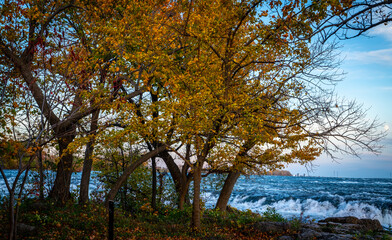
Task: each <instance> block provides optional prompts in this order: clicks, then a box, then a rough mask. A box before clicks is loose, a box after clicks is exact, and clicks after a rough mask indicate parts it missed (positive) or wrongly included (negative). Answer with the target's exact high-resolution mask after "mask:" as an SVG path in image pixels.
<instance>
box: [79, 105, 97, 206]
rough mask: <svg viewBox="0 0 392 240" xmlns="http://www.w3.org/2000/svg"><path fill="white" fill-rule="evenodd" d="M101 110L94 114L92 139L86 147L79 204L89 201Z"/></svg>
mask: <svg viewBox="0 0 392 240" xmlns="http://www.w3.org/2000/svg"><path fill="white" fill-rule="evenodd" d="M99 112H100V111H99V110H97V111H95V112H94V113H93V114H92V118H91V134H92V136H91V139H90V141H89V142H88V143H87V145H86V151H85V155H84V162H83V172H82V179H81V181H80V195H79V203H80V204H85V203H87V202H88V200H89V196H88V192H89V186H90V176H91V168H92V165H93V159H92V155H93V152H94V142H95V134H96V131H97V129H98V117H99Z"/></svg>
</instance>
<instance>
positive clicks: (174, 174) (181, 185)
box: [159, 151, 188, 209]
mask: <svg viewBox="0 0 392 240" xmlns="http://www.w3.org/2000/svg"><path fill="white" fill-rule="evenodd" d="M159 157H160V158H162V159H163V161H164V162H165V164H166V166H167V168H168V169H169V172H170V176H171V178H172V179H173V182H174V186H175V188H176V192H177V195H178V208H179V209H182V208H181V206H180V205H181V203H180V202H181V201H180V199H181V195H182V194H183V193H184V191H185V193H187V192H188V187H186V179H185V177H184V176H183V174H182V173H181V171H180V168H179V167H178V165H177V164H176V163H175V162H174V159H173V157H172V156H171V155H170V154H169V152H168V151H163V152H161V153H160V154H159ZM182 207H183V205H182Z"/></svg>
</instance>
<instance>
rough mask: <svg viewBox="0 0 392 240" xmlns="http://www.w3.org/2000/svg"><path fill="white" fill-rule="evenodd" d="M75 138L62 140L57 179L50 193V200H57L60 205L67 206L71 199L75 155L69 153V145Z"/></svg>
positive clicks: (69, 137) (60, 140) (60, 142)
mask: <svg viewBox="0 0 392 240" xmlns="http://www.w3.org/2000/svg"><path fill="white" fill-rule="evenodd" d="M73 139H74V136H66V137H63V138H60V139H59V141H58V143H59V148H60V151H59V152H60V162H59V163H58V165H57V174H56V179H55V180H54V185H53V188H52V190H51V191H50V193H49V198H51V199H53V200H55V201H56V202H57V203H58V204H60V205H63V204H65V203H66V202H67V201H68V200H69V199H70V197H71V195H70V192H69V189H70V185H71V175H72V163H73V155H72V153H69V152H67V151H66V150H67V147H68V145H69V144H70V143H71V142H72V141H73Z"/></svg>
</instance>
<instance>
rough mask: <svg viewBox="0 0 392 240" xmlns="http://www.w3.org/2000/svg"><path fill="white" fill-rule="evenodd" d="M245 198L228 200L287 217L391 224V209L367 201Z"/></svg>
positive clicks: (254, 209) (234, 204)
mask: <svg viewBox="0 0 392 240" xmlns="http://www.w3.org/2000/svg"><path fill="white" fill-rule="evenodd" d="M246 198H247V197H246V196H237V197H235V198H234V199H232V201H230V205H231V206H233V207H235V208H238V209H240V210H246V209H251V210H253V211H256V212H259V213H262V212H264V211H266V209H267V208H269V207H273V208H275V209H276V211H277V212H278V213H280V214H282V215H283V216H284V217H287V218H291V217H299V216H300V215H301V214H302V215H303V216H304V217H310V218H314V219H316V220H321V219H324V218H327V217H345V216H354V217H357V218H370V219H377V220H379V221H380V223H381V224H382V225H383V226H385V227H389V226H392V210H388V209H385V210H380V209H379V208H377V207H376V206H374V205H371V204H367V203H360V202H346V201H342V202H340V203H339V205H338V206H334V205H333V204H332V203H331V202H329V201H323V202H319V201H316V200H314V199H306V200H300V199H288V200H280V201H277V202H274V203H271V204H265V202H266V198H262V199H260V200H258V201H256V202H247V201H245V200H246Z"/></svg>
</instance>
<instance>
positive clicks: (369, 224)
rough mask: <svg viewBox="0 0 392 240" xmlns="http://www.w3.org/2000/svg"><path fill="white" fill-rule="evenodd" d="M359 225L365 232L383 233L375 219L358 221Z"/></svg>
mask: <svg viewBox="0 0 392 240" xmlns="http://www.w3.org/2000/svg"><path fill="white" fill-rule="evenodd" d="M359 225H361V227H362V229H363V230H365V231H373V232H374V231H383V227H382V225H381V223H380V221H378V220H375V219H368V218H365V219H360V220H359Z"/></svg>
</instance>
